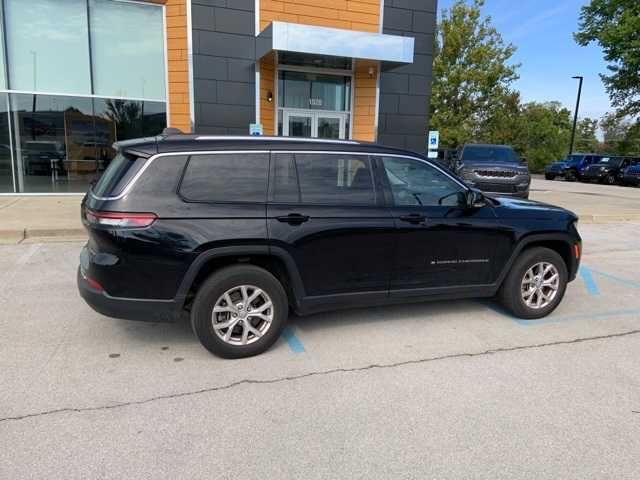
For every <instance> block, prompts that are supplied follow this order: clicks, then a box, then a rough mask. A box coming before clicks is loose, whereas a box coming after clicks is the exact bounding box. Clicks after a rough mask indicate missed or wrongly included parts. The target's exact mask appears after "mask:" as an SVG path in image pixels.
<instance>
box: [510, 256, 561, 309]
mask: <svg viewBox="0 0 640 480" xmlns="http://www.w3.org/2000/svg"><path fill="white" fill-rule="evenodd" d="M566 288H567V267H566V265H565V263H564V260H563V259H562V257H561V256H560V255H558V253H557V252H555V251H553V250H551V249H549V248H544V247H534V248H530V249H527V250H525V251H524V252H523V253H521V254H520V256H519V257H518V258H517V259H516V261H515V262H514V264H513V266H512V268H511V271H510V272H509V274H508V275H507V278H506V279H505V280H504V282H503V284H502V287H500V292H499V294H498V297H499V299H500V301H501V303H502V304H503V305H504V306H505V308H506V309H507V310H509V311H510V312H511V313H513V314H514V315H515V316H517V317H520V318H526V319H536V318H541V317H544V316H546V315H549V314H550V313H551V312H553V310H555V308H556V307H557V306H558V304H559V303H560V301H561V300H562V297H563V296H564V292H565V290H566Z"/></svg>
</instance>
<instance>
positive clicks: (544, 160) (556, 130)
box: [522, 102, 572, 173]
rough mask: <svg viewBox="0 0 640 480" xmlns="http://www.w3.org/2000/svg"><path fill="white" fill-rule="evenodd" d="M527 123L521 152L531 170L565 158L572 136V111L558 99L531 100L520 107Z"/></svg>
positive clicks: (537, 170) (536, 169)
mask: <svg viewBox="0 0 640 480" xmlns="http://www.w3.org/2000/svg"><path fill="white" fill-rule="evenodd" d="M522 117H523V122H524V124H525V125H526V134H525V138H524V147H523V151H524V154H525V156H526V157H527V159H528V161H529V168H530V170H531V171H532V172H536V173H537V172H541V171H542V170H543V169H544V167H545V165H547V164H549V163H551V162H554V161H556V160H560V159H561V158H564V156H565V155H566V154H567V151H568V147H569V140H570V139H571V128H572V123H571V112H570V111H569V110H568V109H566V108H564V107H563V106H562V104H561V103H560V102H547V103H537V102H531V103H527V104H526V105H524V106H523V109H522Z"/></svg>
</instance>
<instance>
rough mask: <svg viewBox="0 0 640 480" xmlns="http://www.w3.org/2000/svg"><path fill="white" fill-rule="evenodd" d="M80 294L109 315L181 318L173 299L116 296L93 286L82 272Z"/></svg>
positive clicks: (158, 319)
mask: <svg viewBox="0 0 640 480" xmlns="http://www.w3.org/2000/svg"><path fill="white" fill-rule="evenodd" d="M77 282H78V291H79V292H80V296H81V297H82V298H83V299H84V301H85V302H87V305H89V306H90V307H91V308H93V309H94V310H95V311H96V312H98V313H100V314H102V315H106V316H107V317H113V318H122V319H124V320H139V321H145V322H175V321H177V320H178V319H179V316H180V314H179V312H180V311H179V309H177V308H176V304H175V302H174V301H173V300H146V299H137V298H116V297H112V296H110V295H108V294H106V293H105V292H104V291H99V290H96V289H94V288H92V287H91V285H89V283H88V282H87V279H86V278H85V277H84V275H83V274H82V272H81V270H80V267H78V273H77Z"/></svg>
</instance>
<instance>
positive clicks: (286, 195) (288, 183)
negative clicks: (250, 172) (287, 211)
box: [269, 153, 300, 203]
mask: <svg viewBox="0 0 640 480" xmlns="http://www.w3.org/2000/svg"><path fill="white" fill-rule="evenodd" d="M269 185H270V187H269V188H270V190H271V191H270V194H269V200H270V201H273V202H283V203H299V202H300V188H299V187H298V174H297V173H296V165H295V163H294V159H293V154H292V153H277V154H273V155H272V157H271V181H270V182H269Z"/></svg>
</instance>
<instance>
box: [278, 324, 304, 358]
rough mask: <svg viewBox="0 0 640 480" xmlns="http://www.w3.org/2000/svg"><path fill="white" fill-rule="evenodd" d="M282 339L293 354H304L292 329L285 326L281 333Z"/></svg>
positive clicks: (302, 347) (302, 346)
mask: <svg viewBox="0 0 640 480" xmlns="http://www.w3.org/2000/svg"><path fill="white" fill-rule="evenodd" d="M282 338H284V339H285V341H286V342H287V344H288V345H289V348H290V349H291V351H292V352H293V353H304V352H305V350H304V345H303V344H302V342H301V341H300V339H299V338H298V337H297V335H296V332H295V331H294V329H293V327H291V326H286V327H285V328H284V330H283V331H282Z"/></svg>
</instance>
